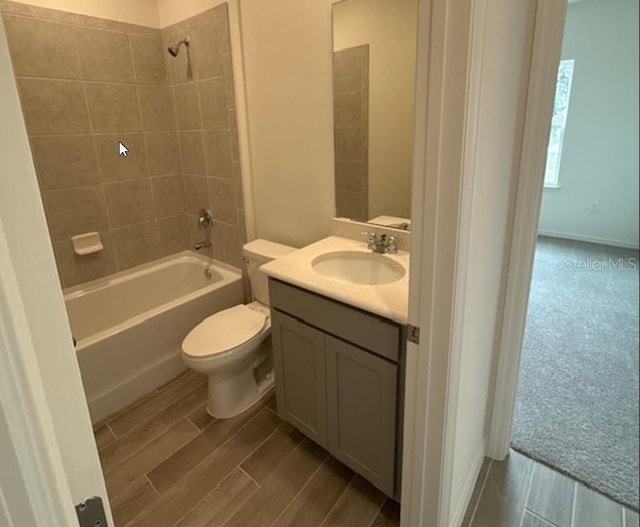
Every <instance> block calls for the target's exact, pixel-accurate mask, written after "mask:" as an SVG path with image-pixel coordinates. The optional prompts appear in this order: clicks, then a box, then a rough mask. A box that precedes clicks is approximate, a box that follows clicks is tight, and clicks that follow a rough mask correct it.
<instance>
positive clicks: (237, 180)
mask: <svg viewBox="0 0 640 527" xmlns="http://www.w3.org/2000/svg"><path fill="white" fill-rule="evenodd" d="M233 188H234V191H235V195H236V208H237V209H244V208H245V207H244V198H243V189H242V170H241V168H240V163H239V162H236V161H234V162H233Z"/></svg>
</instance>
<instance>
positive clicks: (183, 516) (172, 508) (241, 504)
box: [95, 371, 400, 527]
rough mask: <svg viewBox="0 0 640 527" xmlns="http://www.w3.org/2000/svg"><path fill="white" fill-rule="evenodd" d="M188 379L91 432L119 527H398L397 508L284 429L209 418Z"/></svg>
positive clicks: (199, 389) (270, 406) (200, 381)
mask: <svg viewBox="0 0 640 527" xmlns="http://www.w3.org/2000/svg"><path fill="white" fill-rule="evenodd" d="M206 398H207V384H206V377H205V376H203V375H200V374H198V373H195V372H191V371H189V372H187V373H185V374H183V375H181V376H180V377H178V378H177V379H175V380H173V381H172V382H170V383H169V384H167V385H165V386H164V387H162V388H160V389H158V390H157V391H155V392H154V393H152V394H150V395H148V396H147V397H144V398H143V399H141V400H139V401H137V402H136V403H134V404H133V405H132V406H131V407H129V408H127V409H126V410H124V411H122V412H119V413H117V414H115V415H113V416H111V417H110V418H108V419H106V420H105V421H104V422H103V423H101V424H100V425H98V426H97V427H96V429H95V437H96V443H97V445H98V452H99V454H100V459H101V463H102V468H103V472H104V475H105V481H106V484H107V491H108V493H109V499H110V502H111V508H112V511H113V514H114V519H115V524H116V527H125V526H127V527H214V526H227V527H252V526H255V527H268V526H277V527H282V526H296V527H307V526H308V527H312V526H322V527H332V526H343V527H360V526H361V527H392V526H398V525H399V516H400V507H399V505H398V504H397V503H396V502H394V501H393V500H390V499H388V498H386V497H385V496H384V495H383V494H382V493H381V492H379V491H378V490H376V489H375V488H374V487H373V486H371V485H370V484H369V483H368V482H366V481H365V480H363V479H362V478H360V477H359V476H356V475H354V473H353V472H352V471H351V470H349V469H348V468H346V467H345V466H344V465H342V464H341V463H339V462H338V461H336V460H335V459H334V458H332V457H331V456H329V455H328V454H327V452H326V451H325V450H323V449H322V448H320V447H318V446H317V445H315V444H314V443H313V442H311V441H310V440H308V439H306V438H305V437H304V436H303V435H302V434H300V433H299V432H298V431H297V430H296V429H294V428H293V427H291V426H290V425H289V424H287V423H285V422H283V421H282V420H281V419H280V418H279V417H278V416H277V415H276V413H275V402H274V399H273V397H269V398H266V400H263V401H261V402H260V403H259V404H257V405H256V406H254V407H253V408H251V409H250V410H248V411H247V412H245V413H244V414H242V415H240V416H238V417H235V418H233V419H225V420H215V419H213V418H212V417H210V416H209V415H208V414H207V412H206V405H205V402H206Z"/></svg>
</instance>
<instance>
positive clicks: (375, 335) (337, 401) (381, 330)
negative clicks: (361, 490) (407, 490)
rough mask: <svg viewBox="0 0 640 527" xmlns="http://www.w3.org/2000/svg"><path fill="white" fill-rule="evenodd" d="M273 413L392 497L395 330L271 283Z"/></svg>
mask: <svg viewBox="0 0 640 527" xmlns="http://www.w3.org/2000/svg"><path fill="white" fill-rule="evenodd" d="M269 291H270V296H271V308H272V309H271V313H272V326H271V328H272V335H273V360H274V367H275V374H276V396H277V403H278V413H279V414H280V415H281V417H282V418H284V419H285V420H287V421H289V422H290V423H291V424H293V425H294V426H295V427H296V428H298V429H299V430H300V431H301V432H302V433H304V434H305V435H307V436H308V437H310V438H311V439H313V440H314V441H316V442H317V443H318V444H320V445H321V446H323V447H324V448H326V449H327V450H328V451H329V452H330V453H331V454H332V455H333V456H334V457H336V458H337V459H339V460H340V461H342V462H343V463H344V464H345V465H347V466H348V467H350V468H351V469H353V470H354V471H355V472H357V473H358V474H360V475H362V476H363V477H364V478H366V479H368V480H369V481H371V483H373V484H374V485H375V486H376V487H378V488H379V489H380V490H382V491H383V492H385V493H386V494H387V495H389V496H394V497H397V495H398V494H397V492H396V491H397V488H396V482H397V481H398V480H399V477H398V473H397V467H398V466H399V459H400V453H399V444H400V439H399V430H400V422H401V419H400V415H399V411H400V409H399V406H398V405H399V392H400V387H401V373H400V372H401V368H400V357H401V353H400V350H401V342H402V338H403V335H404V333H403V331H402V329H401V327H400V326H399V325H398V324H394V323H393V322H391V321H389V320H386V319H383V318H380V317H377V316H375V315H372V314H370V313H366V312H364V311H361V310H358V309H355V308H352V307H350V306H346V305H344V304H341V303H340V302H336V301H334V300H331V299H328V298H325V297H322V296H320V295H316V294H315V293H311V292H308V291H305V290H303V289H300V288H297V287H294V286H290V285H288V284H285V283H283V282H279V281H276V280H273V279H271V280H270V281H269Z"/></svg>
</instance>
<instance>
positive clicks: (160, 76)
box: [129, 31, 169, 84]
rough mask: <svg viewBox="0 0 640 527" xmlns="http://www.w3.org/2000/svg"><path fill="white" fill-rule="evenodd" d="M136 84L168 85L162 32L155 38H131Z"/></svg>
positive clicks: (165, 52)
mask: <svg viewBox="0 0 640 527" xmlns="http://www.w3.org/2000/svg"><path fill="white" fill-rule="evenodd" d="M129 38H130V39H131V52H132V54H133V65H134V68H135V73H136V82H142V83H148V84H166V83H167V82H168V80H169V77H168V75H167V69H166V66H165V57H164V56H165V55H168V53H167V50H166V48H165V47H164V46H163V45H162V39H161V37H160V32H159V31H158V34H157V35H156V37H155V38H145V37H138V36H130V37H129Z"/></svg>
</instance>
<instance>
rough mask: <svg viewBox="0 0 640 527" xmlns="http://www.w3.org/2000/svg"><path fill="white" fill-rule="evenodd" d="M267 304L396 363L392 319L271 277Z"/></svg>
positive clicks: (396, 329) (396, 336)
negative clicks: (268, 302)
mask: <svg viewBox="0 0 640 527" xmlns="http://www.w3.org/2000/svg"><path fill="white" fill-rule="evenodd" d="M269 298H270V303H271V307H272V308H274V309H277V310H279V311H283V312H285V313H288V314H290V315H292V316H294V317H295V318H297V319H299V320H303V321H304V322H306V323H307V324H310V325H312V326H315V327H317V328H319V329H321V330H323V331H325V332H327V333H331V334H333V335H335V336H336V337H340V338H341V339H343V340H346V341H348V342H351V343H353V344H356V345H357V346H360V347H362V348H364V349H367V350H369V351H372V352H373V353H376V354H378V355H380V356H382V357H385V358H387V359H389V360H392V361H395V362H398V360H399V356H398V355H399V353H398V350H399V348H400V337H401V328H400V326H398V325H397V324H394V323H393V322H391V321H389V320H387V319H385V318H381V317H378V316H376V315H372V314H371V313H367V312H365V311H361V310H360V309H357V308H354V307H351V306H348V305H345V304H342V303H341V302H337V301H335V300H331V299H330V298H326V297H324V296H321V295H318V294H315V293H311V292H309V291H306V290H304V289H300V288H299V287H295V286H292V285H289V284H286V283H284V282H280V281H279V280H276V279H274V278H270V279H269Z"/></svg>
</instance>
